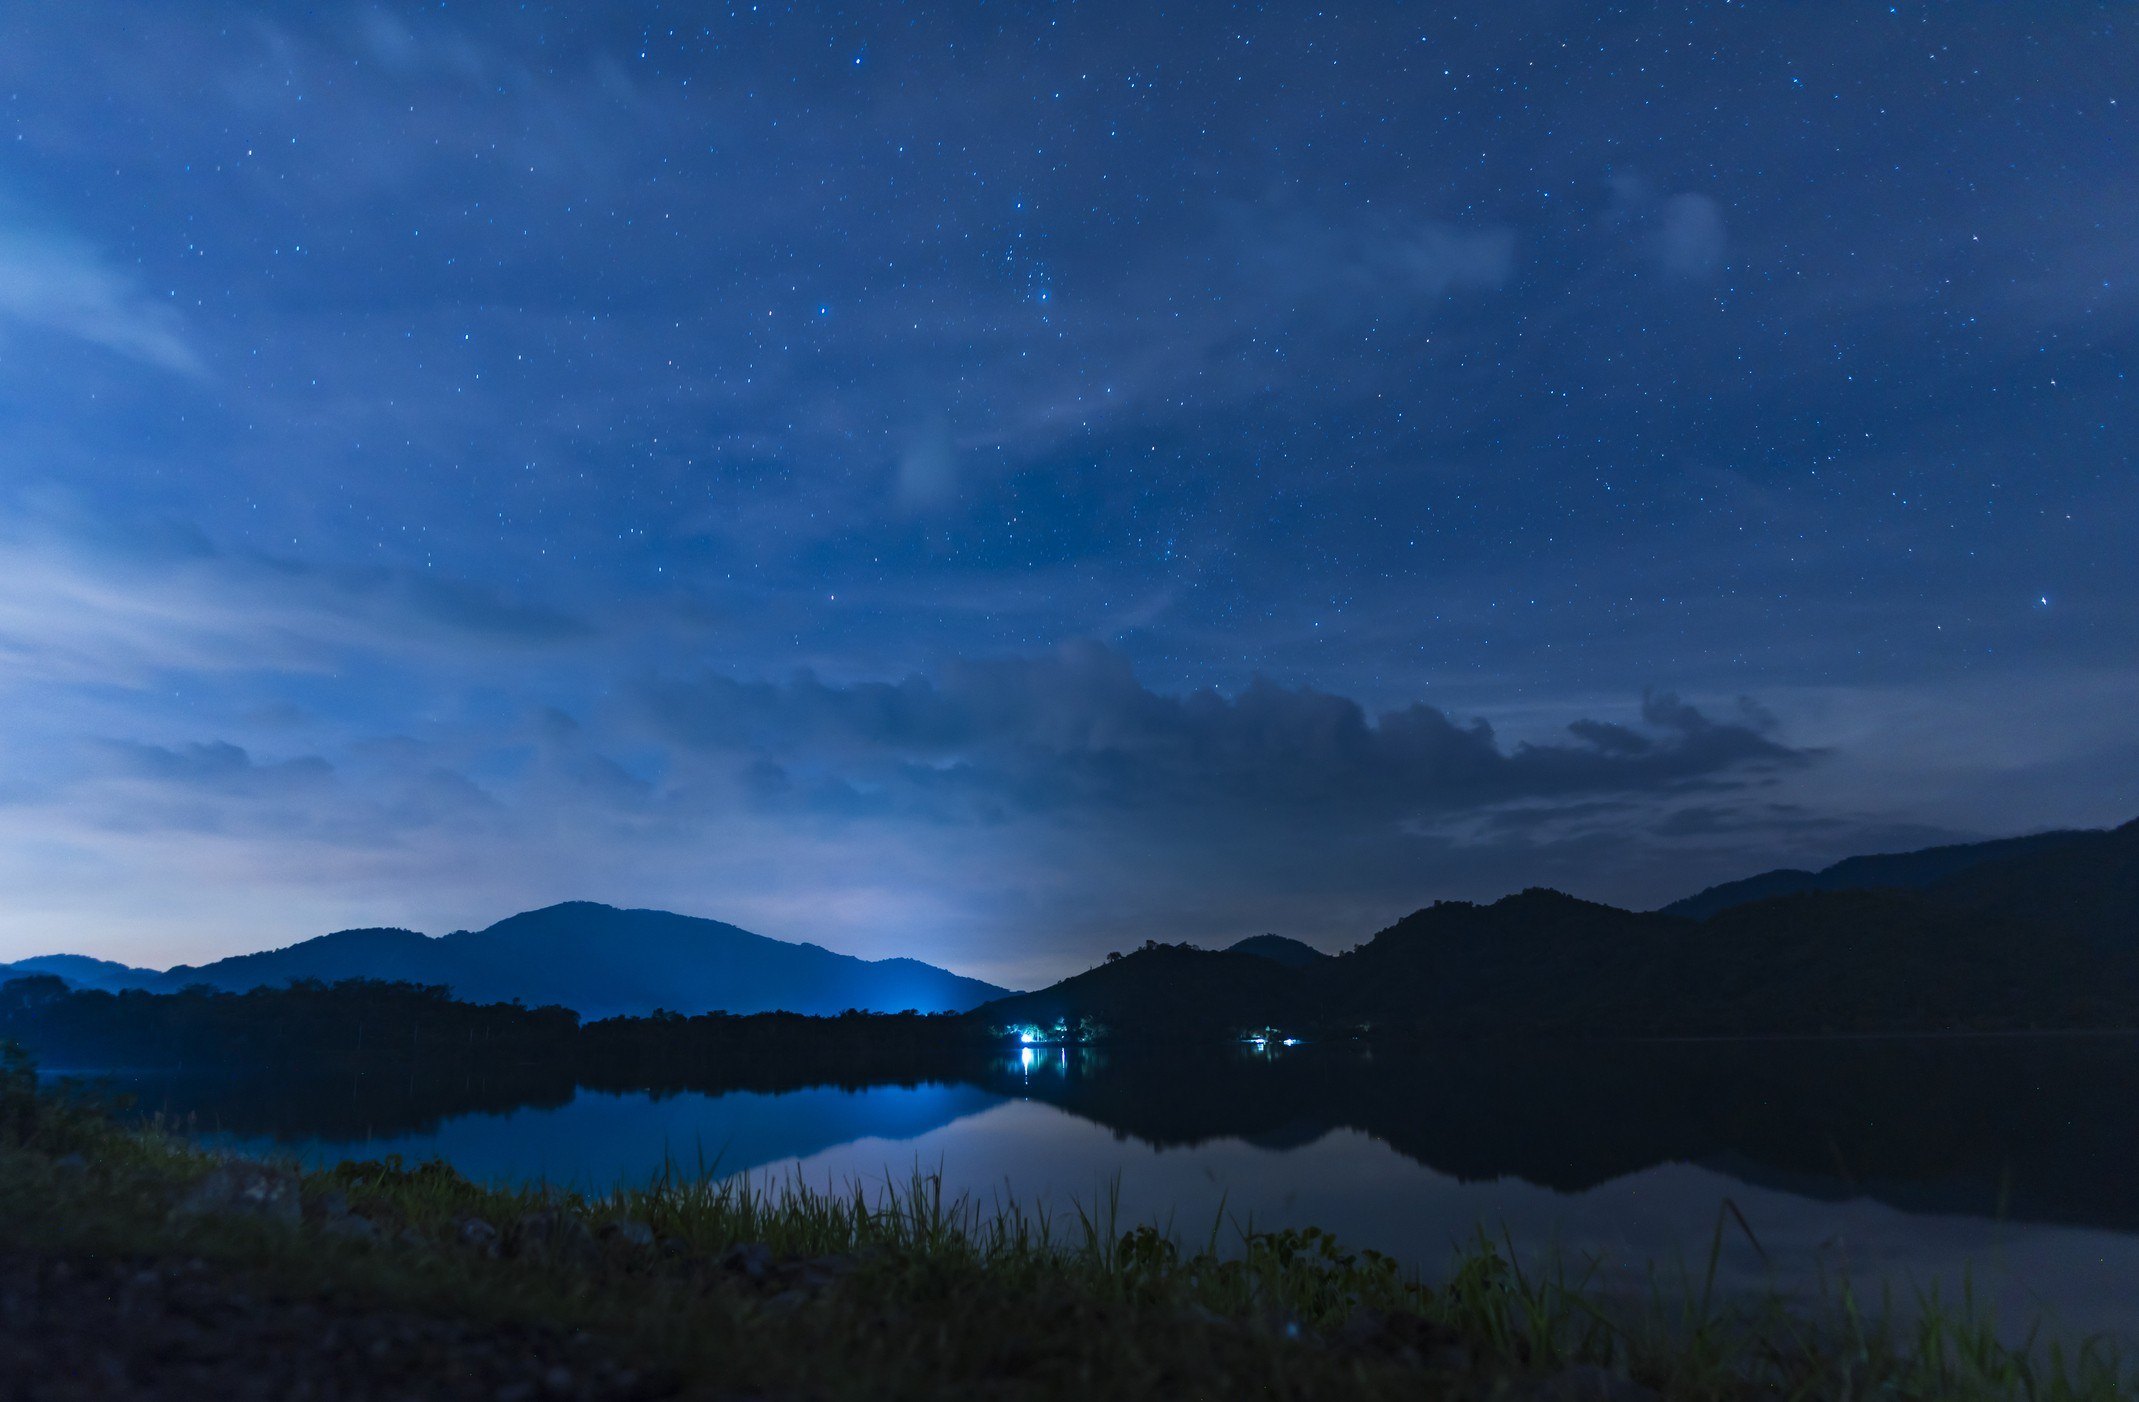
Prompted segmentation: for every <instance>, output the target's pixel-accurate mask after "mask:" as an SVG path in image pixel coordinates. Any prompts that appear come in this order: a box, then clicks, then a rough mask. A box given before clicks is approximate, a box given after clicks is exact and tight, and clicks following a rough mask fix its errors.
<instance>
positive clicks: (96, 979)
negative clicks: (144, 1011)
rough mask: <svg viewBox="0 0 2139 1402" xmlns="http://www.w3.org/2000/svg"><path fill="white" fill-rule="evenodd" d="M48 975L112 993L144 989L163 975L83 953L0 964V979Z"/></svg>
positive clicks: (2, 980)
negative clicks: (125, 989) (122, 990)
mask: <svg viewBox="0 0 2139 1402" xmlns="http://www.w3.org/2000/svg"><path fill="white" fill-rule="evenodd" d="M37 974H51V975H54V976H55V977H58V978H61V979H64V980H66V981H67V983H68V984H69V986H71V987H75V988H101V989H103V990H105V991H106V992H109V993H116V992H118V991H119V990H120V989H122V988H148V987H151V986H153V985H154V984H155V983H156V982H157V980H159V979H161V978H162V977H163V975H162V974H161V973H159V972H158V971H157V970H155V969H136V968H134V967H132V966H131V965H127V964H121V963H117V962H115V961H114V960H110V959H92V958H90V957H89V956H88V955H86V954H38V955H33V956H32V957H30V958H28V959H17V960H16V961H15V962H14V963H12V964H0V982H5V981H6V980H8V979H11V978H29V977H32V976H34V975H37Z"/></svg>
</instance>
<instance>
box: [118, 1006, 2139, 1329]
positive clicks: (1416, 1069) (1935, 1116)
mask: <svg viewBox="0 0 2139 1402" xmlns="http://www.w3.org/2000/svg"><path fill="white" fill-rule="evenodd" d="M2135 1072H2139V1040H2134V1039H2129V1038H2114V1037H2103V1038H1998V1039H1954V1040H1917V1041H1833V1042H1745V1043H1730V1042H1710V1043H1650V1044H1609V1045H1605V1044H1560V1045H1540V1044H1521V1045H1499V1046H1491V1045H1488V1046H1467V1047H1462V1048H1447V1049H1439V1050H1427V1051H1420V1052H1415V1053H1407V1054H1405V1055H1402V1056H1391V1055H1373V1054H1369V1053H1367V1052H1365V1051H1364V1050H1361V1049H1357V1048H1351V1047H1343V1046H1331V1047H1298V1048H1293V1049H1288V1050H1282V1051H1275V1050H1274V1051H1273V1052H1271V1053H1269V1054H1255V1053H1253V1052H1251V1051H1249V1050H1247V1049H1245V1048H1242V1049H1235V1048H1224V1049H1218V1050H1214V1051H1212V1052H1209V1053H1205V1054H1194V1055H1181V1054H1172V1055H1164V1054H1155V1053H1132V1052H1127V1051H1122V1052H1111V1051H1075V1050H1069V1049H1062V1048H1028V1049H1024V1050H1021V1051H1011V1052H1008V1053H1005V1054H1003V1055H999V1056H994V1057H990V1058H987V1059H985V1060H975V1061H970V1062H964V1063H958V1062H952V1063H947V1064H945V1065H942V1066H935V1067H928V1068H911V1067H908V1068H901V1074H902V1076H903V1078H904V1080H905V1083H904V1084H900V1083H897V1082H888V1083H882V1082H872V1081H871V1080H870V1078H869V1077H868V1076H867V1075H866V1074H862V1073H860V1071H859V1070H858V1071H857V1074H856V1075H855V1076H854V1077H853V1078H852V1079H851V1080H849V1081H848V1082H847V1083H846V1084H843V1085H826V1084H822V1083H821V1082H820V1083H817V1084H796V1083H790V1082H788V1081H786V1080H783V1077H782V1076H781V1074H780V1072H779V1070H778V1068H772V1067H742V1068H737V1073H736V1074H735V1075H734V1076H733V1077H731V1078H728V1080H729V1082H730V1083H729V1084H695V1085H688V1086H683V1085H678V1086H666V1087H660V1088H653V1089H648V1088H638V1087H625V1086H608V1087H591V1086H580V1085H574V1084H570V1083H564V1084H547V1083H536V1082H532V1081H528V1080H525V1079H516V1078H514V1077H512V1076H509V1075H507V1076H491V1077H484V1076H478V1075H475V1074H474V1073H472V1072H468V1071H463V1070H459V1069H455V1070H453V1071H451V1072H442V1073H440V1074H438V1075H434V1076H426V1077H420V1078H417V1079H414V1080H407V1079H401V1078H394V1079H391V1080H382V1079H380V1078H377V1077H354V1078H344V1079H340V1080H333V1081H320V1080H280V1079H276V1078H273V1077H267V1076H250V1077H239V1076H230V1075H223V1076H213V1077H210V1076H178V1075H170V1076H157V1077H141V1078H120V1081H121V1087H122V1088H123V1089H125V1090H127V1091H129V1092H131V1093H132V1094H134V1095H135V1096H136V1097H138V1104H139V1109H140V1110H141V1111H142V1112H145V1113H162V1114H165V1115H168V1116H176V1117H180V1118H182V1119H187V1120H190V1122H191V1123H193V1124H194V1125H195V1126H197V1127H198V1129H199V1130H200V1131H201V1132H203V1133H204V1134H207V1135H210V1136H212V1137H214V1138H217V1139H219V1140H222V1141H224V1142H236V1143H240V1144H244V1145H246V1146H248V1147H258V1148H272V1149H275V1150H278V1151H281V1152H295V1153H297V1154H299V1155H301V1156H302V1157H304V1158H306V1159H309V1160H314V1161H319V1160H335V1159H340V1158H349V1157H367V1158H368V1157H379V1156H381V1155H384V1154H390V1153H395V1154H400V1155H402V1156H404V1157H405V1158H409V1159H412V1160H413V1159H418V1158H425V1157H431V1156H434V1155H435V1156H440V1157H444V1158H446V1159H448V1160H449V1161H451V1162H453V1163H455V1164H456V1165H457V1166H459V1167H460V1168H462V1169H463V1170H464V1171H466V1172H468V1173H469V1174H471V1175H472V1176H474V1177H477V1178H481V1179H489V1180H516V1181H534V1180H540V1181H544V1182H548V1183H551V1184H556V1185H562V1186H574V1187H583V1188H598V1187H602V1186H607V1185H609V1184H612V1183H616V1182H618V1181H645V1180H647V1179H649V1178H651V1177H652V1176H653V1175H654V1174H656V1173H657V1172H659V1171H660V1170H661V1168H662V1166H663V1164H664V1163H671V1164H674V1165H676V1166H678V1167H680V1168H682V1169H683V1170H684V1171H687V1172H697V1171H699V1170H700V1168H701V1167H702V1166H703V1167H704V1168H707V1169H710V1170H713V1171H718V1172H721V1173H736V1172H748V1171H756V1172H759V1173H769V1174H772V1175H774V1176H781V1177H784V1176H787V1175H790V1174H795V1173H799V1174H801V1175H802V1176H803V1177H804V1179H805V1180H806V1181H808V1182H811V1183H812V1184H817V1185H822V1184H824V1183H826V1182H836V1183H846V1182H849V1181H851V1180H854V1179H857V1178H859V1179H863V1180H881V1179H882V1178H884V1177H885V1176H886V1175H889V1176H893V1177H903V1176H905V1175H906V1174H909V1173H910V1172H912V1170H913V1169H914V1168H915V1167H916V1165H919V1166H920V1167H922V1168H923V1169H925V1170H927V1171H931V1172H934V1171H939V1170H940V1171H941V1172H942V1173H943V1174H944V1176H945V1179H946V1186H947V1187H948V1188H950V1189H953V1190H960V1189H964V1190H971V1191H973V1192H975V1193H976V1194H978V1195H979V1196H980V1197H982V1198H983V1199H988V1198H992V1197H993V1196H995V1195H999V1194H1003V1193H1009V1194H1014V1195H1015V1196H1017V1197H1018V1198H1020V1199H1021V1200H1025V1201H1028V1202H1031V1201H1037V1200H1041V1199H1045V1200H1048V1201H1051V1202H1054V1203H1055V1204H1057V1205H1058V1206H1065V1207H1066V1206H1067V1204H1068V1203H1069V1202H1070V1200H1071V1199H1073V1198H1074V1199H1076V1200H1078V1201H1082V1202H1085V1203H1090V1202H1091V1201H1093V1200H1094V1198H1095V1197H1096V1196H1097V1195H1098V1194H1099V1193H1100V1192H1102V1191H1103V1190H1104V1189H1105V1188H1106V1187H1107V1186H1108V1185H1109V1184H1110V1183H1114V1182H1117V1181H1118V1183H1119V1191H1120V1195H1121V1204H1122V1211H1123V1215H1124V1223H1123V1225H1124V1226H1126V1225H1130V1224H1131V1223H1133V1222H1138V1221H1156V1222H1160V1223H1162V1224H1164V1223H1167V1222H1171V1223H1172V1225H1173V1226H1174V1227H1175V1228H1176V1229H1177V1230H1179V1231H1180V1232H1182V1233H1183V1234H1184V1235H1185V1236H1189V1237H1193V1238H1196V1239H1198V1240H1200V1239H1201V1238H1202V1237H1203V1236H1204V1235H1205V1234H1207V1233H1208V1232H1209V1230H1210V1228H1211V1225H1212V1223H1213V1221H1214V1220H1216V1219H1217V1217H1218V1215H1219V1213H1220V1212H1221V1208H1222V1210H1223V1212H1224V1213H1225V1214H1226V1216H1228V1217H1230V1218H1231V1219H1232V1220H1233V1222H1234V1223H1236V1224H1240V1225H1246V1224H1248V1223H1250V1222H1252V1223H1253V1225H1255V1226H1256V1227H1277V1226H1286V1225H1309V1224H1313V1225H1320V1226H1324V1227H1327V1228H1329V1229H1331V1230H1333V1231H1335V1232H1337V1233H1338V1234H1339V1236H1340V1237H1341V1238H1342V1239H1344V1240H1345V1241H1347V1242H1349V1243H1352V1244H1355V1245H1362V1246H1364V1245H1373V1246H1376V1247H1377V1248H1379V1249H1383V1250H1388V1251H1392V1252H1394V1253H1396V1254H1399V1255H1401V1256H1404V1257H1406V1258H1409V1259H1410V1260H1412V1261H1414V1262H1415V1263H1417V1264H1418V1265H1419V1266H1420V1267H1421V1268H1422V1269H1424V1270H1426V1271H1427V1272H1428V1273H1429V1274H1431V1273H1432V1272H1433V1270H1434V1269H1435V1268H1437V1267H1438V1265H1439V1264H1440V1263H1441V1262H1442V1261H1443V1260H1445V1259H1446V1257H1447V1255H1448V1251H1449V1247H1450V1243H1451V1242H1452V1241H1453V1240H1454V1239H1456V1238H1458V1237H1465V1236H1468V1235H1470V1233H1471V1232H1472V1231H1473V1230H1474V1229H1475V1228H1476V1227H1477V1226H1479V1225H1481V1224H1483V1225H1485V1226H1486V1227H1488V1228H1489V1229H1497V1228H1500V1227H1503V1226H1504V1227H1505V1228H1506V1229H1507V1230H1508V1231H1509V1232H1510V1233H1511V1234H1512V1235H1513V1236H1514V1238H1515V1239H1516V1240H1517V1241H1518V1242H1519V1243H1521V1244H1523V1245H1524V1246H1525V1247H1526V1248H1544V1247H1546V1246H1548V1245H1549V1246H1553V1247H1556V1248H1557V1249H1560V1250H1563V1251H1567V1252H1571V1253H1576V1254H1578V1255H1582V1254H1601V1255H1603V1256H1605V1257H1606V1258H1607V1259H1608V1260H1609V1261H1611V1262H1614V1263H1618V1264H1621V1265H1628V1266H1632V1267H1639V1266H1640V1265H1642V1264H1643V1263H1645V1262H1649V1261H1658V1262H1663V1263H1666V1264H1671V1265H1675V1264H1676V1263H1678V1262H1680V1261H1686V1262H1691V1263H1698V1262H1700V1261H1701V1260H1702V1259H1704V1258H1705V1254H1706V1251H1707V1249H1708V1243H1709V1238H1710V1234H1711V1233H1712V1232H1713V1230H1714V1227H1715V1224H1716V1221H1717V1218H1718V1213H1719V1212H1720V1211H1721V1210H1722V1204H1723V1201H1724V1199H1726V1198H1728V1199H1730V1200H1731V1201H1732V1202H1733V1203H1734V1204H1735V1205H1736V1206H1738V1207H1739V1208H1740V1209H1741V1210H1742V1211H1743V1212H1744V1213H1745V1215H1746V1217H1747V1218H1748V1220H1749V1221H1750V1222H1751V1224H1752V1227H1753V1230H1754V1231H1755V1232H1756V1233H1758V1234H1759V1237H1760V1244H1761V1247H1762V1248H1764V1249H1765V1252H1766V1256H1767V1261H1766V1263H1765V1264H1763V1262H1762V1259H1761V1257H1760V1256H1759V1255H1757V1254H1756V1253H1755V1251H1754V1248H1753V1247H1752V1246H1751V1245H1750V1244H1748V1243H1746V1242H1745V1241H1744V1239H1743V1238H1742V1237H1736V1236H1734V1237H1733V1238H1732V1240H1731V1241H1730V1242H1729V1244H1728V1246H1727V1249H1726V1253H1725V1263H1724V1276H1725V1281H1726V1283H1728V1284H1738V1285H1748V1286H1749V1285H1756V1284H1760V1283H1775V1284H1780V1285H1781V1286H1783V1287H1784V1288H1786V1289H1801V1288H1804V1287H1806V1286H1807V1285H1808V1283H1809V1282H1810V1281H1811V1280H1812V1279H1814V1278H1815V1276H1816V1274H1817V1273H1818V1272H1819V1271H1821V1270H1827V1271H1830V1272H1831V1271H1834V1270H1837V1269H1840V1270H1846V1271H1848V1272H1850V1273H1851V1274H1852V1275H1854V1276H1856V1277H1858V1278H1863V1279H1871V1278H1878V1277H1886V1278H1896V1279H1897V1283H1898V1284H1903V1285H1907V1284H1911V1283H1913V1284H1918V1285H1926V1284H1929V1283H1932V1282H1940V1283H1941V1284H1942V1288H1945V1289H1949V1290H1954V1289H1958V1288H1959V1284H1960V1279H1961V1273H1962V1271H1963V1270H1964V1269H1965V1270H1967V1271H1969V1272H1970V1273H1971V1275H1972V1277H1973V1279H1974V1281H1975V1283H1976V1285H1977V1288H1978V1289H1979V1291H1980V1292H1984V1293H1988V1294H1989V1295H1990V1296H1991V1297H1992V1298H1993V1299H1994V1300H1996V1301H1997V1302H1998V1303H1999V1304H2000V1305H2001V1306H2002V1308H2001V1311H2000V1312H2001V1315H2002V1316H2004V1317H2006V1318H2009V1319H2017V1318H2018V1317H2019V1316H2022V1315H2025V1314H2032V1313H2035V1312H2037V1311H2039V1310H2042V1309H2048V1310H2050V1311H2051V1312H2052V1313H2053V1315H2055V1316H2056V1317H2057V1318H2058V1319H2059V1320H2061V1321H2063V1322H2064V1324H2065V1325H2066V1326H2067V1327H2068V1328H2072V1329H2079V1330H2101V1331H2105V1332H2109V1333H2113V1334H2116V1335H2120V1336H2123V1337H2126V1338H2135V1339H2139V1179H2135V1178H2134V1177H2133V1176H2132V1174H2131V1173H2130V1165H2131V1163H2132V1162H2133V1161H2134V1159H2133V1154H2134V1150H2135V1149H2139V1095H2134V1093H2133V1091H2134V1087H2135V1084H2139V1075H2135ZM1230 1232H1231V1228H1228V1229H1227V1231H1226V1232H1224V1233H1221V1235H1228V1234H1230Z"/></svg>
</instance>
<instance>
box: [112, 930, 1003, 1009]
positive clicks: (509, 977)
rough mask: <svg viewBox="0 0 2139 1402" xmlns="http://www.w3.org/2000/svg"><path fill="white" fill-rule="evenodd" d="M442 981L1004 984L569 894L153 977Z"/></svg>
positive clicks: (579, 1003)
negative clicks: (486, 914) (429, 925)
mask: <svg viewBox="0 0 2139 1402" xmlns="http://www.w3.org/2000/svg"><path fill="white" fill-rule="evenodd" d="M352 978H363V979H383V980H391V981H398V982H408V983H419V984H443V985H445V986H447V987H449V988H451V989H452V990H453V996H454V997H456V998H458V999H461V1000H462V1001H464V1002H474V1003H493V1002H511V1001H513V1000H515V999H517V1000H519V1001H520V1002H523V1003H526V1004H528V1005H529V1006H548V1005H555V1006H558V1007H565V1008H571V1009H572V1010H574V1011H575V1012H578V1013H580V1014H582V1015H583V1016H586V1017H590V1018H594V1017H614V1016H620V1015H631V1014H643V1013H649V1012H652V1011H654V1010H655V1009H657V1008H658V1009H666V1010H668V1011H670V1012H681V1013H700V1012H712V1011H724V1012H733V1013H755V1012H772V1011H784V1012H797V1013H812V1014H832V1013H839V1012H843V1011H845V1010H847V1009H849V1008H858V1009H861V1010H863V1011H865V1012H900V1011H903V1010H905V1009H908V1008H911V1009H914V1010H916V1011H919V1012H959V1011H963V1010H965V1009H967V1008H970V1007H973V1006H975V1005H976V1004H979V1003H983V1002H986V1001H988V1000H989V999H991V998H998V997H1001V996H1003V994H1004V993H1005V992H1006V991H1007V990H1004V989H1001V988H998V987H996V986H995V985H993V984H989V983H983V982H981V981H980V980H978V979H970V978H964V977H961V976H959V975H957V974H953V973H950V972H948V971H947V970H944V969H939V968H937V967H935V966H934V965H932V964H924V963H921V962H919V961H918V960H914V959H880V960H867V959H857V958H855V957H853V956H852V955H847V954H836V953H834V952H832V951H831V950H829V949H824V948H822V947H820V946H818V945H814V944H790V943H788V942H786V941H784V940H776V939H769V938H767V937H766V936H764V935H756V934H752V933H751V932H750V931H748V930H743V929H738V928H737V927H735V926H733V925H728V924H724V923H722V922H721V921H718V920H702V919H697V918H695V917H692V916H688V915H675V914H671V913H670V912H668V911H662V910H619V909H617V908H616V907H614V906H606V905H597V904H595V903H593V902H591V901H569V902H566V903H564V904H562V905H553V906H545V907H544V908H542V909H540V910H530V911H526V912H524V913H522V914H519V915H514V916H509V917H507V918H506V919H504V920H500V921H499V922H498V923H497V924H495V925H492V926H490V927H489V928H488V929H484V930H473V931H471V930H456V931H455V932H454V933H452V934H450V935H443V936H439V937H436V938H433V937H431V936H427V935H421V934H418V933H417V932H416V931H414V930H399V929H363V930H341V931H338V932H336V933H334V934H331V935H321V936H319V937H318V938H316V939H309V940H304V941H302V942H300V943H298V944H293V945H290V946H289V947H288V948H285V949H274V950H267V951H264V952H262V953H259V954H241V955H237V956H235V957H233V958H229V959H219V960H217V961H215V962H214V963H212V964H203V965H199V966H197V967H194V966H186V965H181V966H180V967H178V968H175V969H172V970H170V971H169V972H168V973H165V974H163V975H162V976H160V978H158V980H157V981H156V983H155V984H154V985H153V986H154V987H155V988H157V989H159V990H162V991H171V990H175V989H179V988H184V987H187V986H188V985H192V984H207V985H209V986H210V987H213V988H223V989H230V990H232V991H239V992H242V991H244V990H247V989H252V988H259V987H273V986H278V985H281V984H285V983H288V982H290V981H291V980H292V979H318V980H321V981H323V982H327V983H333V982H337V981H339V980H342V979H352Z"/></svg>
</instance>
